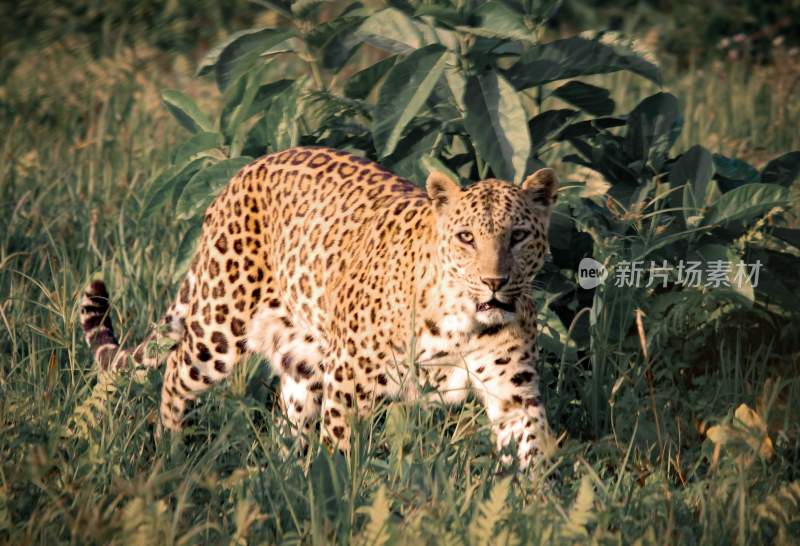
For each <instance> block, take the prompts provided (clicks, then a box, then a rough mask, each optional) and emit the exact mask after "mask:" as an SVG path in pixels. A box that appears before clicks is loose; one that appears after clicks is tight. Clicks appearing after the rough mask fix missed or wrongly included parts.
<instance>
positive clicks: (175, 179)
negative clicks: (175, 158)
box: [139, 157, 206, 222]
mask: <svg viewBox="0 0 800 546" xmlns="http://www.w3.org/2000/svg"><path fill="white" fill-rule="evenodd" d="M205 161H206V159H205V158H202V157H200V158H197V159H192V160H188V161H185V162H183V163H180V164H176V165H174V166H172V167H170V168H169V169H166V170H165V171H164V172H162V173H161V174H160V175H158V176H157V177H156V179H155V180H153V182H151V183H150V184H149V185H148V186H147V192H146V193H145V196H144V205H143V206H142V212H141V214H140V217H139V221H140V222H147V221H149V220H150V218H152V216H153V215H154V214H155V213H156V212H158V211H159V210H161V207H162V206H163V205H164V203H166V201H167V200H168V199H169V197H170V196H172V195H174V193H175V191H176V189H177V188H180V187H182V186H183V185H185V184H186V182H187V181H188V180H189V178H191V177H192V176H193V175H194V174H195V173H196V172H197V171H198V170H199V169H200V168H201V167H202V166H203V163H205Z"/></svg>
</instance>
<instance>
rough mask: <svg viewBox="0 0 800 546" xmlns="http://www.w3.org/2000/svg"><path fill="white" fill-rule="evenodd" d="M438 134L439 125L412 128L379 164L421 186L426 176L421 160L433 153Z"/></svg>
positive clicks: (431, 124)
mask: <svg viewBox="0 0 800 546" xmlns="http://www.w3.org/2000/svg"><path fill="white" fill-rule="evenodd" d="M440 132H441V125H439V124H438V123H426V124H424V125H421V126H418V127H414V128H413V129H412V130H410V131H408V132H407V133H406V134H404V135H403V138H402V139H401V140H400V142H398V144H397V148H396V149H395V151H394V152H393V153H392V155H390V156H388V157H385V158H384V159H383V160H382V161H381V163H382V164H383V165H384V166H385V167H386V168H387V169H389V170H391V171H392V172H393V173H395V174H397V175H399V176H402V177H403V178H407V179H408V180H411V181H414V182H415V183H417V184H419V185H422V183H423V182H424V181H425V179H426V178H427V174H428V173H427V172H426V170H425V167H424V166H423V164H422V158H423V157H425V156H426V155H428V154H430V153H432V152H433V146H434V144H435V143H436V139H437V137H438V136H439V134H440Z"/></svg>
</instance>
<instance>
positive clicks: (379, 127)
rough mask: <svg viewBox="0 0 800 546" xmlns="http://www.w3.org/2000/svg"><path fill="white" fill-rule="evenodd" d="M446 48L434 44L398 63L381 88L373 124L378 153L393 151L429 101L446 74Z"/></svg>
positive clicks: (384, 154)
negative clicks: (441, 78)
mask: <svg viewBox="0 0 800 546" xmlns="http://www.w3.org/2000/svg"><path fill="white" fill-rule="evenodd" d="M446 51H447V50H446V49H445V48H444V47H442V46H441V45H437V44H434V45H430V46H427V47H423V48H422V49H418V50H417V51H415V52H413V53H412V54H411V55H409V56H408V57H407V58H406V59H403V60H402V61H400V62H399V63H397V64H396V65H395V66H394V67H393V68H392V69H391V70H390V71H389V74H388V76H387V77H386V81H385V82H384V84H383V86H382V87H381V90H380V95H379V97H378V104H377V106H376V108H375V114H374V116H373V119H374V122H373V125H372V137H373V140H374V142H375V149H376V150H377V151H378V156H379V157H381V158H383V157H386V156H387V155H389V154H391V153H392V152H393V151H394V149H395V147H396V146H397V142H398V141H399V140H400V136H401V135H402V133H403V129H405V128H406V126H407V125H408V124H409V122H410V121H411V120H412V119H413V118H414V116H415V115H416V114H417V112H419V110H420V109H421V108H422V105H423V104H425V101H426V100H427V99H428V97H429V96H430V94H431V92H432V91H433V88H434V86H435V85H436V83H437V82H438V81H439V78H440V77H441V75H442V71H443V70H444V64H445V53H446Z"/></svg>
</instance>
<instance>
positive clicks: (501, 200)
mask: <svg viewBox="0 0 800 546" xmlns="http://www.w3.org/2000/svg"><path fill="white" fill-rule="evenodd" d="M558 185H559V183H558V177H557V176H556V174H555V172H554V171H553V170H552V169H540V170H538V171H536V172H535V173H533V174H531V175H530V176H528V177H527V178H526V179H525V181H524V182H523V183H522V185H521V186H515V185H512V184H509V183H508V182H503V181H501V180H496V179H488V180H482V181H480V182H477V183H475V184H472V185H470V186H468V187H467V188H463V189H462V188H461V187H459V186H458V184H456V183H455V182H454V181H452V180H451V179H450V178H448V177H447V176H446V175H444V174H442V173H439V172H433V173H431V175H430V176H429V177H428V181H427V191H428V196H429V198H430V199H431V201H432V203H433V207H434V210H435V214H436V219H437V222H436V224H437V227H436V237H437V248H438V254H439V260H440V263H441V264H442V274H443V277H444V278H443V279H442V282H443V283H444V284H443V286H444V288H445V290H446V291H447V293H448V295H450V296H452V297H454V298H457V299H458V300H460V301H462V302H463V301H466V302H467V303H465V304H464V305H466V306H472V305H473V304H474V315H472V316H473V317H474V320H476V321H477V322H479V323H481V324H484V325H497V324H505V323H508V322H510V321H513V320H514V319H515V317H516V313H517V308H516V303H517V301H518V299H519V298H520V296H521V295H524V294H530V293H531V291H532V290H533V278H534V275H535V274H536V272H537V271H539V269H541V267H542V265H543V263H544V260H545V255H546V254H547V252H548V242H547V227H548V223H549V220H550V213H551V211H552V208H553V204H554V203H555V200H556V191H557V189H558ZM469 312H470V313H471V312H472V310H471V309H470V310H469Z"/></svg>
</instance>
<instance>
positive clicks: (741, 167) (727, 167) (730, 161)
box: [714, 154, 759, 193]
mask: <svg viewBox="0 0 800 546" xmlns="http://www.w3.org/2000/svg"><path fill="white" fill-rule="evenodd" d="M714 170H715V171H716V174H715V178H716V179H717V181H718V182H719V189H720V190H721V191H722V192H723V193H725V192H728V191H730V190H732V189H734V188H738V187H740V186H743V185H745V184H752V183H754V182H758V181H759V174H758V171H757V170H756V169H755V168H754V167H753V166H752V165H750V164H749V163H747V162H746V161H742V160H741V159H736V158H735V157H725V156H724V155H722V154H714Z"/></svg>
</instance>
